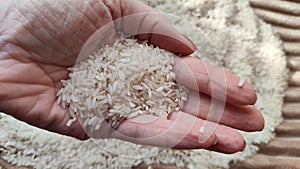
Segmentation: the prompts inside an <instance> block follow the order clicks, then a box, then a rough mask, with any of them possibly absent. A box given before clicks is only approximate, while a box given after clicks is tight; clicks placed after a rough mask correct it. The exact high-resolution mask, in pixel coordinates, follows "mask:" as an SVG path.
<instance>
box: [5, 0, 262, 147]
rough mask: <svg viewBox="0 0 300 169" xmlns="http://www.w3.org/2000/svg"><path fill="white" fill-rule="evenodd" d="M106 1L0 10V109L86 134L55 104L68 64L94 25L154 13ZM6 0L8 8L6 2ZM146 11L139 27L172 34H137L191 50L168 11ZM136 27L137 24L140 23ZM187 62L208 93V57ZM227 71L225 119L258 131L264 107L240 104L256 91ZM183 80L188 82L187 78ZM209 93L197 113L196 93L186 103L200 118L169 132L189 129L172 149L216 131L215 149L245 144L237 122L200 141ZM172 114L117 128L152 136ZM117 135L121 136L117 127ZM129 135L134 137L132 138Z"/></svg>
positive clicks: (131, 0)
mask: <svg viewBox="0 0 300 169" xmlns="http://www.w3.org/2000/svg"><path fill="white" fill-rule="evenodd" d="M109 2H110V1H98V0H85V1H84V0H76V1H74V0H72V1H71V0H66V1H58V0H56V1H50V0H49V1H39V0H32V1H24V2H22V3H19V2H18V1H17V0H11V1H6V2H5V4H4V5H1V11H2V12H3V15H2V16H0V22H1V27H0V87H1V90H0V111H2V112H5V113H7V114H10V115H12V116H14V117H16V118H17V119H19V120H22V121H25V122H27V123H29V124H31V125H34V126H37V127H40V128H43V129H46V130H49V131H53V132H57V133H60V134H64V135H69V136H72V137H76V138H79V139H87V138H88V137H87V135H86V134H85V132H84V130H83V129H82V127H81V125H80V124H79V123H78V122H75V123H73V124H72V125H71V126H70V127H66V123H67V121H68V120H69V119H70V115H69V113H68V111H67V110H65V109H63V108H62V107H61V106H59V105H57V104H56V92H57V91H58V90H59V88H60V87H61V84H60V80H62V79H67V78H68V71H67V67H70V66H73V65H74V64H75V62H76V58H77V56H78V54H79V52H80V50H81V48H82V46H83V45H84V42H85V41H86V40H87V39H88V38H89V36H90V35H92V34H93V33H94V32H95V31H96V30H98V29H99V28H101V27H102V26H104V25H105V24H107V23H109V22H111V21H113V20H115V19H117V18H120V17H123V16H126V15H130V14H135V13H142V12H154V10H153V9H151V8H149V7H147V6H145V5H143V4H142V3H140V2H138V1H135V0H126V1H125V0H124V1H119V0H114V1H112V2H111V3H109ZM17 3H18V4H17ZM6 5H7V6H8V8H6V9H4V8H5V7H6ZM5 10H6V11H5ZM144 16H145V17H146V18H143V20H140V22H142V27H145V28H146V29H152V31H153V30H154V29H155V30H158V31H163V32H168V35H169V36H164V35H159V34H143V35H139V36H137V38H139V39H143V40H145V39H148V40H149V41H150V42H151V43H153V44H155V45H157V46H159V47H161V48H163V49H166V50H169V51H171V52H173V53H182V54H183V55H188V54H191V53H192V52H193V50H194V47H193V45H192V43H191V42H190V41H189V40H188V39H186V38H185V37H184V36H182V35H181V34H180V33H178V32H177V31H176V30H175V29H173V28H172V27H171V26H170V25H169V24H166V23H167V22H166V21H165V20H164V19H163V18H147V14H145V15H144ZM131 26H133V27H134V26H136V28H137V27H139V26H140V25H138V24H137V25H131ZM121 27H122V29H124V30H125V31H130V29H129V28H128V27H126V25H125V26H124V25H123V26H121ZM131 28H132V27H131ZM150 32H151V31H150ZM154 32H155V31H154ZM170 37H173V38H170ZM183 61H184V62H186V63H187V65H188V66H189V67H190V68H191V69H192V70H193V72H194V73H195V75H197V76H199V75H202V76H199V77H202V78H199V81H197V82H198V84H199V89H198V90H199V91H200V93H205V94H207V95H209V94H210V91H209V85H207V86H205V85H203V84H207V82H208V81H207V80H208V79H209V78H208V77H207V76H205V74H206V73H205V71H203V65H202V64H203V63H202V62H201V61H200V60H198V59H192V58H189V57H185V58H183ZM178 63H179V62H178ZM201 65H202V66H201ZM214 69H215V70H217V71H223V70H221V69H217V68H214ZM175 72H176V74H178V78H179V80H180V77H189V76H188V74H184V71H182V67H181V66H180V63H179V64H177V66H176V65H175ZM226 74H227V83H226V86H227V87H228V90H227V91H228V92H227V98H228V99H227V101H228V104H227V105H226V108H225V112H224V115H223V118H222V120H221V123H222V124H224V125H228V126H230V127H233V128H237V129H241V130H246V131H255V130H261V129H262V128H263V119H262V116H261V115H260V113H259V112H258V111H257V110H255V109H253V108H251V107H241V106H239V105H248V104H252V103H254V102H255V99H256V98H255V93H254V91H253V90H252V88H251V87H250V86H249V84H247V83H246V84H245V86H244V87H243V88H237V87H236V84H237V83H238V82H237V81H238V78H237V77H235V76H233V75H231V74H229V73H226ZM183 81H185V82H188V81H186V80H184V79H183ZM183 84H185V83H183ZM187 85H188V84H187ZM203 98H205V99H204V102H202V99H203ZM209 99H210V98H209V97H208V96H204V95H202V94H201V103H200V108H201V109H200V110H201V113H200V115H199V116H198V117H199V118H196V117H195V116H189V115H188V114H193V113H195V112H193V109H192V108H193V106H195V104H199V102H196V101H197V99H193V92H192V94H191V96H190V97H189V101H188V102H187V103H186V107H185V108H184V111H185V112H186V113H184V114H185V117H186V119H190V118H193V119H196V120H197V123H195V127H193V129H192V130H191V131H190V132H189V133H180V132H178V131H173V132H172V131H171V133H170V135H169V137H170V138H171V137H173V136H176V134H179V135H183V134H187V136H186V137H185V139H183V141H182V142H181V143H180V144H178V145H177V146H176V147H175V148H186V149H187V148H208V147H210V145H212V144H213V143H214V142H215V138H216V137H217V138H218V143H217V145H215V146H213V147H211V149H212V150H216V151H220V152H225V153H232V152H236V151H239V150H241V149H243V147H244V141H243V139H242V137H241V136H240V135H239V134H238V133H236V131H235V130H233V129H232V128H229V127H225V126H222V125H221V126H219V127H218V129H217V131H216V134H213V135H212V136H211V138H210V139H208V140H207V141H206V142H205V143H202V144H200V143H198V136H199V132H198V130H199V127H200V126H201V125H202V124H203V122H204V120H202V119H205V118H204V117H205V113H206V112H207V108H208V107H209ZM198 100H199V99H198ZM233 105H235V106H233ZM196 113H198V112H196ZM177 114H178V113H177ZM201 118H202V119H201ZM174 119H176V113H174V115H172V117H171V118H170V119H169V120H164V119H159V120H156V121H155V122H154V123H151V124H147V125H142V124H138V125H136V124H135V123H133V122H132V121H125V122H124V123H122V124H121V125H120V127H119V128H118V131H119V132H121V133H125V134H126V135H128V136H132V137H139V136H141V135H143V134H144V133H148V134H150V135H151V134H154V133H153V132H155V131H159V130H161V129H165V128H167V127H168V126H169V125H170V124H172V123H173V122H174ZM183 121H184V120H183ZM112 137H118V136H117V135H115V136H114V134H112ZM196 138H197V139H196ZM120 139H121V138H120ZM165 140H166V141H164V142H160V143H159V142H157V141H156V140H150V142H149V143H141V144H150V145H156V146H164V147H167V146H168V144H169V143H168V139H165ZM130 141H132V142H136V141H135V140H134V139H133V140H130ZM137 143H140V142H137Z"/></svg>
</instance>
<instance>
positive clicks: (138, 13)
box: [104, 0, 196, 55]
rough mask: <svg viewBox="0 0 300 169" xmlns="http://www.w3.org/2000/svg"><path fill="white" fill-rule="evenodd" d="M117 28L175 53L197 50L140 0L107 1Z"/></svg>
mask: <svg viewBox="0 0 300 169" xmlns="http://www.w3.org/2000/svg"><path fill="white" fill-rule="evenodd" d="M104 3H105V4H106V6H107V7H108V8H109V9H110V11H111V13H112V16H113V19H114V20H115V21H114V24H115V26H116V29H120V30H122V31H124V32H125V33H128V34H130V35H136V37H137V38H138V39H140V40H148V41H149V42H150V43H152V44H153V45H156V46H158V47H160V48H162V49H165V50H168V51H170V52H172V53H175V54H182V55H189V54H191V53H193V52H194V51H195V50H196V46H195V45H194V43H193V42H192V41H191V40H190V39H189V38H187V37H186V36H184V35H183V34H181V33H180V32H178V31H177V30H176V29H175V28H174V27H173V25H172V24H171V23H170V22H169V21H168V19H167V18H166V17H165V16H164V15H163V14H162V13H159V12H157V11H156V10H154V9H153V8H151V7H149V6H147V5H145V4H144V3H142V2H141V1H138V0H123V1H122V0H114V1H113V3H112V2H110V3H109V2H108V1H105V2H104Z"/></svg>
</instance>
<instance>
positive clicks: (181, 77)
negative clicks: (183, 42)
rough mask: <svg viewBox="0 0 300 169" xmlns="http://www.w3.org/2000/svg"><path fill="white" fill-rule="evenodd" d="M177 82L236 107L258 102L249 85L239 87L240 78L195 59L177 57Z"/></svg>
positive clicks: (175, 70) (175, 67) (175, 65)
mask: <svg viewBox="0 0 300 169" xmlns="http://www.w3.org/2000/svg"><path fill="white" fill-rule="evenodd" d="M174 72H175V74H176V81H177V82H178V83H180V84H182V85H184V86H186V87H188V88H191V89H193V90H197V91H200V92H202V93H204V94H207V95H209V96H212V97H213V98H217V99H220V100H223V101H226V102H228V103H231V104H234V105H249V104H254V103H255V102H256V94H255V92H254V90H253V88H252V87H251V86H250V84H249V83H247V82H245V83H244V84H243V86H239V83H240V80H241V79H240V78H239V77H237V76H235V75H233V74H231V73H229V72H228V71H226V70H224V69H221V68H217V67H215V66H213V65H211V64H209V63H206V62H204V61H202V60H200V59H197V58H193V57H189V56H187V57H181V58H179V57H175V64H174Z"/></svg>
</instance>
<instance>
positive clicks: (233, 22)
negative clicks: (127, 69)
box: [0, 0, 286, 169]
mask: <svg viewBox="0 0 300 169" xmlns="http://www.w3.org/2000/svg"><path fill="white" fill-rule="evenodd" d="M145 1H146V0H145ZM148 2H149V3H150V5H152V6H154V7H155V8H156V9H159V10H161V11H163V12H166V13H172V14H175V15H177V16H180V17H181V18H185V19H186V20H188V21H189V22H190V23H192V24H193V25H195V26H197V27H200V28H202V29H203V31H204V32H205V34H206V35H207V36H208V38H209V39H210V41H211V43H212V45H213V46H214V48H216V49H217V51H218V52H219V54H220V56H221V62H217V63H215V64H217V65H219V66H224V67H225V68H226V69H228V70H230V71H231V72H233V73H235V74H237V75H239V76H240V77H242V78H243V79H246V80H247V81H248V82H250V83H251V84H252V85H253V86H254V88H255V90H256V91H257V93H258V102H257V104H256V105H255V106H256V107H257V108H258V109H260V110H261V111H262V113H263V115H264V117H265V121H266V127H265V129H264V130H263V131H262V132H257V133H242V134H243V135H244V136H245V138H246V141H247V147H246V149H245V151H244V152H241V153H237V154H234V155H223V154H219V153H214V152H210V151H206V150H194V151H177V150H161V149H159V148H154V147H153V148H149V147H141V146H139V145H135V144H131V143H126V142H123V141H119V140H99V141H97V144H98V145H101V147H102V148H103V149H105V150H110V152H111V153H110V152H108V151H105V150H101V149H99V146H98V145H96V144H95V143H94V142H93V140H88V141H85V142H81V141H78V140H76V139H72V138H69V137H65V136H60V135H57V134H54V133H49V132H47V131H43V130H40V129H36V128H34V127H31V126H28V125H26V124H24V123H22V122H19V121H16V120H14V119H13V118H11V117H9V116H6V115H3V114H2V115H1V116H0V128H1V130H0V154H1V157H2V158H3V159H5V160H7V161H9V162H11V163H14V164H18V165H27V166H34V167H35V168H43V169H45V168H72V169H73V168H131V167H132V166H136V165H138V164H140V163H146V164H150V165H151V164H157V163H164V164H174V165H177V166H184V167H186V168H190V169H199V168H228V167H229V166H228V164H229V162H230V161H231V160H243V159H244V157H246V156H249V155H251V154H253V153H255V152H256V151H257V146H255V145H254V144H259V143H265V142H268V141H269V140H270V139H271V138H273V136H274V134H273V133H274V127H276V126H277V125H278V124H279V123H280V122H281V107H282V103H283V91H284V89H285V86H286V67H285V65H286V63H285V57H284V53H283V51H282V48H281V42H280V40H279V38H278V37H277V36H275V35H274V32H273V30H272V29H271V26H270V25H267V24H266V23H264V22H262V21H261V20H259V19H257V17H256V16H255V15H254V14H253V12H252V9H251V8H250V7H249V4H248V1H246V0H222V1H220V0H201V1H198V0H184V1H177V0H167V1H164V0H157V1H148ZM174 22H175V23H176V26H177V28H178V29H179V30H181V31H182V32H183V33H184V34H187V35H188V36H189V37H191V38H192V39H193V40H194V42H196V44H198V47H199V44H202V43H203V42H202V41H201V39H199V38H198V37H197V34H195V32H194V31H192V30H191V29H190V27H187V26H184V24H182V23H181V22H176V20H174ZM200 49H201V48H200ZM201 57H203V56H201ZM203 59H206V60H210V58H209V57H207V58H204V57H203ZM212 61H213V60H212ZM114 153H121V154H123V155H124V156H122V157H120V156H117V155H114ZM153 154H159V155H158V156H155V157H151V156H152V155H153ZM126 156H131V157H132V156H137V157H149V158H128V157H126ZM41 161H42V163H41Z"/></svg>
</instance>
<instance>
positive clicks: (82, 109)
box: [58, 39, 187, 133]
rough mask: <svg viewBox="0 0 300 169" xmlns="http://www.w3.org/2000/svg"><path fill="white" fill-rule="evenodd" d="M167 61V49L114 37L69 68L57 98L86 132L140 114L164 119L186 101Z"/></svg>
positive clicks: (169, 55)
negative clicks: (109, 43)
mask: <svg viewBox="0 0 300 169" xmlns="http://www.w3.org/2000/svg"><path fill="white" fill-rule="evenodd" d="M172 64H174V56H173V54H172V53H170V52H167V51H165V50H162V49H159V48H157V47H156V48H154V47H153V46H152V45H147V43H146V42H144V43H138V42H137V40H135V39H120V40H117V42H115V43H114V45H112V46H108V45H107V46H105V47H102V48H100V49H99V50H98V51H96V52H94V53H93V54H92V55H90V56H89V58H88V59H85V61H81V62H80V63H79V65H76V66H75V67H73V68H71V69H70V70H71V71H72V73H71V74H70V79H69V80H63V81H62V83H63V86H64V88H62V89H61V90H60V91H59V92H58V96H59V97H58V103H60V102H61V104H62V106H63V108H66V107H67V106H66V105H68V107H69V111H70V114H71V117H73V119H72V120H71V122H73V121H74V120H75V119H76V118H77V117H79V118H80V119H81V122H82V124H83V127H84V128H85V129H87V128H88V129H90V130H89V132H91V133H94V132H97V130H99V129H100V127H101V124H102V122H104V121H107V122H108V123H109V125H110V126H111V127H113V128H116V127H117V126H118V125H119V123H120V122H121V121H122V120H124V119H125V118H127V119H130V118H133V117H136V116H138V115H141V114H144V113H145V114H151V115H155V116H158V117H162V118H167V116H168V114H170V113H172V112H174V111H179V110H180V109H181V108H183V104H184V101H186V100H187V93H186V91H185V88H184V87H183V86H181V85H178V84H176V82H175V73H173V72H172ZM67 125H70V123H68V124H67ZM100 132H101V131H100Z"/></svg>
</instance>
